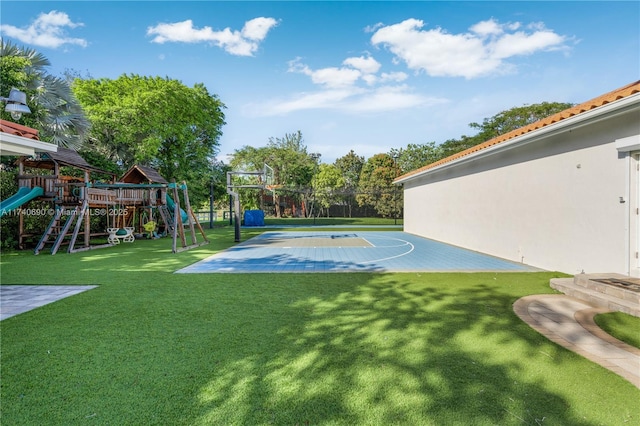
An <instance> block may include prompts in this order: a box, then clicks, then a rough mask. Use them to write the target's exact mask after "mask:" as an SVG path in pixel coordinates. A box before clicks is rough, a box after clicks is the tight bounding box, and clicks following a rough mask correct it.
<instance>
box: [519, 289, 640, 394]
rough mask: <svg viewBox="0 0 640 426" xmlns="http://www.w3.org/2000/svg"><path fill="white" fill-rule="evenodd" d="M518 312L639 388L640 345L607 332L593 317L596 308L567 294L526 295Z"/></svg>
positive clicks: (549, 335)
mask: <svg viewBox="0 0 640 426" xmlns="http://www.w3.org/2000/svg"><path fill="white" fill-rule="evenodd" d="M513 310H514V311H515V313H516V314H517V315H518V316H519V317H520V318H521V319H522V320H523V321H525V322H526V323H527V324H529V325H530V326H531V327H532V328H534V329H535V330H536V331H538V332H539V333H541V334H542V335H544V336H545V337H547V338H548V339H549V340H551V341H553V342H555V343H557V344H559V345H561V346H564V347H565V348H567V349H570V350H572V351H574V352H576V353H577V354H579V355H582V356H583V357H585V358H587V359H589V360H591V361H593V362H595V363H597V364H600V365H601V366H603V367H605V368H608V369H609V370H611V371H613V372H614V373H616V374H618V375H620V376H622V377H624V378H625V379H627V380H628V381H630V382H631V383H633V384H634V385H635V386H636V387H638V388H640V349H638V348H635V347H633V346H630V345H627V344H626V343H624V342H621V341H620V340H618V339H615V338H614V337H612V336H610V335H608V334H607V333H605V332H604V331H602V329H600V327H598V326H597V325H596V323H595V322H594V320H593V317H594V316H595V315H596V314H598V313H603V312H609V311H608V310H607V309H602V308H594V307H593V306H591V305H588V304H586V303H584V302H582V301H580V300H577V299H574V298H572V297H569V296H565V295H555V294H541V295H532V296H526V297H523V298H521V299H519V300H517V301H516V303H514V305H513Z"/></svg>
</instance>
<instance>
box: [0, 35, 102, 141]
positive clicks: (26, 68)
mask: <svg viewBox="0 0 640 426" xmlns="http://www.w3.org/2000/svg"><path fill="white" fill-rule="evenodd" d="M50 65H51V63H50V62H49V60H48V59H47V58H46V57H45V56H44V55H43V54H41V53H39V52H37V51H35V50H33V49H26V48H23V47H19V46H16V45H14V44H12V43H10V42H7V41H4V40H2V39H0V95H1V96H4V97H7V96H8V95H9V91H10V90H11V88H12V87H15V88H16V89H18V90H21V91H23V92H25V93H26V94H27V103H28V105H29V108H30V109H31V114H25V115H23V116H22V118H21V119H20V123H22V124H24V125H26V126H29V127H33V128H35V129H37V130H38V131H39V132H40V139H41V140H43V141H47V142H52V143H54V144H56V145H59V146H64V147H67V148H73V149H79V148H81V147H82V145H83V143H84V140H85V138H86V136H87V134H88V131H89V128H90V122H89V120H88V118H87V117H86V115H85V113H84V110H83V109H82V106H81V105H80V103H79V102H78V100H77V99H76V97H75V96H74V94H73V91H72V90H71V87H70V85H69V83H68V81H67V80H66V79H65V78H62V77H56V76H53V75H51V74H49V72H48V71H47V67H48V66H50ZM0 114H1V116H2V118H3V119H9V116H8V114H7V113H5V112H4V110H2V112H1V113H0Z"/></svg>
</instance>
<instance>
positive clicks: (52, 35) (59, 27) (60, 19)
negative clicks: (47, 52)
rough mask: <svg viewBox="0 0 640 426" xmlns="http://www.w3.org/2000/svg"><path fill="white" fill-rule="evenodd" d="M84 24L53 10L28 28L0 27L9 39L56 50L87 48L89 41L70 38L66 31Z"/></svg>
mask: <svg viewBox="0 0 640 426" xmlns="http://www.w3.org/2000/svg"><path fill="white" fill-rule="evenodd" d="M83 25H84V24H82V23H77V22H73V21H71V19H70V18H69V15H67V14H66V13H64V12H58V11H57V10H52V11H51V12H49V13H41V14H40V15H38V17H37V18H36V19H35V20H34V21H33V23H31V25H29V26H28V27H26V28H18V27H15V26H13V25H7V24H2V25H0V32H2V34H4V35H5V36H7V37H11V38H15V39H17V40H20V41H21V42H23V43H26V44H32V45H34V46H41V47H49V48H53V49H56V48H58V47H60V46H62V45H65V44H73V45H78V46H82V47H86V46H87V44H88V43H87V41H86V40H84V39H82V38H74V37H68V36H67V35H66V30H67V29H68V28H70V29H73V28H77V27H81V26H83Z"/></svg>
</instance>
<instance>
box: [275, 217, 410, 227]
mask: <svg viewBox="0 0 640 426" xmlns="http://www.w3.org/2000/svg"><path fill="white" fill-rule="evenodd" d="M264 223H265V225H266V226H269V225H296V226H311V225H316V226H318V225H322V226H327V225H333V226H337V225H340V226H343V225H358V226H361V225H388V226H390V225H402V219H384V218H379V217H367V218H361V217H354V218H348V217H317V218H269V217H267V218H265V219H264Z"/></svg>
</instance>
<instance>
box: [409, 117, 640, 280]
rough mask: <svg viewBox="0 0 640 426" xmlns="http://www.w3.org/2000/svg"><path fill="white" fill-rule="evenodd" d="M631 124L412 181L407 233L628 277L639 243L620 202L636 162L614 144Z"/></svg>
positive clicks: (570, 134) (617, 121)
mask: <svg viewBox="0 0 640 426" xmlns="http://www.w3.org/2000/svg"><path fill="white" fill-rule="evenodd" d="M637 123H638V122H637V113H635V114H626V115H620V116H617V117H614V118H609V119H606V120H603V121H599V122H597V123H594V124H589V125H584V126H582V127H579V128H574V129H567V130H565V131H563V132H562V133H560V134H556V135H553V136H549V137H546V138H544V139H540V140H538V141H535V142H532V143H529V144H527V145H523V146H520V147H514V148H512V149H509V150H506V151H504V152H500V153H496V154H494V155H490V156H485V157H484V158H478V159H476V160H475V161H468V162H465V163H461V164H459V165H456V166H451V167H445V168H442V169H441V170H434V171H432V172H430V173H427V174H425V175H423V176H420V177H417V178H415V179H412V180H408V181H407V182H405V184H404V185H405V193H404V203H405V205H404V212H405V216H404V229H405V231H406V232H409V233H412V234H416V235H420V236H424V237H427V238H431V239H435V240H438V241H443V242H447V243H449V244H454V245H457V246H461V247H465V248H469V249H472V250H477V251H480V252H484V253H488V254H491V255H494V256H498V257H502V258H506V259H510V260H513V261H517V262H523V263H526V264H529V265H532V266H535V267H539V268H542V269H546V270H557V271H562V272H566V273H570V274H574V273H580V272H581V271H585V272H587V273H589V272H617V273H624V274H626V273H628V270H629V266H628V263H629V251H630V249H629V245H630V244H633V250H635V248H636V244H637V241H635V240H637V238H636V239H634V241H633V242H631V243H630V242H629V233H630V229H629V222H630V217H629V214H630V209H631V207H630V205H631V203H630V202H627V200H625V202H621V200H620V197H626V195H627V194H628V193H629V176H630V173H631V174H632V172H631V171H630V170H632V169H633V170H635V164H636V162H637V160H636V159H635V157H634V156H630V155H629V154H628V153H620V152H618V150H617V149H616V147H615V141H616V139H619V138H624V137H629V136H633V135H637V134H638V127H639V126H638V124H637ZM636 192H637V191H636ZM634 203H635V201H634ZM634 205H635V204H634ZM634 214H635V207H634ZM634 220H635V219H634ZM634 229H635V228H634ZM636 233H637V232H636Z"/></svg>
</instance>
